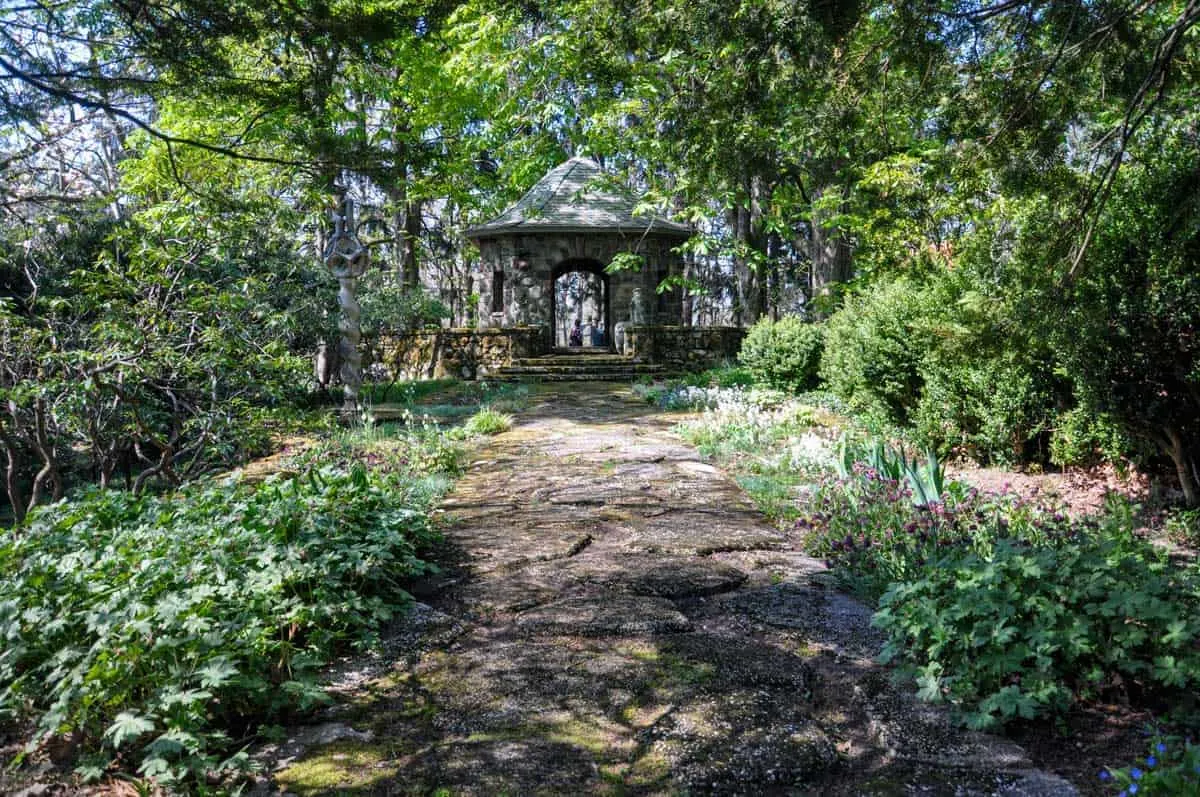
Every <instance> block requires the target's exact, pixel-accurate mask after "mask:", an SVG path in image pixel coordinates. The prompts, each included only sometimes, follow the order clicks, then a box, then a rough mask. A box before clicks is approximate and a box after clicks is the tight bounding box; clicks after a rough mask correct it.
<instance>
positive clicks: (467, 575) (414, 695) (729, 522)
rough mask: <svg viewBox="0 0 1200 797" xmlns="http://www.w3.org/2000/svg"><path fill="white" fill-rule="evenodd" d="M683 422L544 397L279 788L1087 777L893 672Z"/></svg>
mask: <svg viewBox="0 0 1200 797" xmlns="http://www.w3.org/2000/svg"><path fill="white" fill-rule="evenodd" d="M539 402H540V403H539ZM676 421H677V418H674V417H671V416H663V415H660V414H657V413H656V412H655V411H654V410H653V409H652V408H648V407H646V406H645V405H644V404H640V403H639V402H637V401H636V400H634V398H633V397H632V396H631V395H630V393H629V391H628V388H622V387H619V386H615V385H601V384H592V385H575V386H570V387H565V388H559V389H557V390H555V391H549V390H544V391H542V392H539V393H538V394H537V397H536V399H535V401H534V406H533V407H532V408H531V409H530V411H528V412H526V413H523V414H522V415H521V416H520V417H519V419H518V424H517V425H516V426H515V427H514V429H513V430H512V431H511V432H508V433H506V434H503V435H500V436H498V437H497V438H495V439H494V440H493V441H492V442H490V443H489V444H488V445H487V447H486V448H485V449H483V450H482V451H481V452H480V453H479V454H478V458H477V460H476V461H475V462H474V463H472V465H471V466H470V469H469V470H468V472H467V475H466V477H465V478H464V479H463V480H462V481H461V482H460V483H459V484H458V486H457V488H456V489H455V491H454V493H453V494H452V495H451V496H450V497H449V499H448V500H447V501H446V502H445V505H444V509H445V511H446V513H447V514H448V516H449V518H450V521H451V522H450V523H448V524H447V525H448V529H447V535H446V536H447V547H448V555H449V556H450V557H451V559H452V560H453V562H454V564H453V565H452V566H451V567H450V568H448V569H447V572H446V573H445V574H443V576H442V577H441V578H440V579H437V580H435V581H433V582H430V583H427V584H423V585H419V590H418V595H419V597H420V598H421V600H423V601H424V603H423V604H421V605H419V606H418V611H416V612H414V614H413V615H412V616H411V617H409V618H407V619H406V620H405V621H404V622H403V623H401V624H399V625H398V626H397V628H395V629H394V633H393V634H392V635H391V636H390V638H389V640H388V653H387V655H385V656H384V657H382V658H380V659H377V660H376V661H375V662H374V663H373V664H372V663H370V662H368V663H366V664H362V663H359V666H358V668H357V669H355V668H351V669H348V670H347V671H346V672H345V673H343V674H342V676H341V683H340V684H339V686H338V688H339V689H340V690H341V691H342V693H343V700H342V701H341V702H340V704H339V706H337V707H336V709H335V711H334V712H332V715H331V717H330V722H328V723H326V724H324V725H322V726H319V727H317V728H314V729H309V731H308V732H307V733H308V738H307V739H306V738H299V739H297V738H293V739H292V740H291V742H292V744H291V745H290V746H289V745H282V746H281V747H280V748H278V749H276V750H275V751H274V753H275V756H276V759H277V760H279V759H280V757H282V762H281V766H280V768H279V769H278V771H277V772H276V776H275V785H276V787H277V788H281V789H283V790H287V791H291V792H293V793H297V794H313V793H332V792H342V793H356V794H439V795H441V794H444V795H489V796H490V795H503V794H507V795H527V794H530V795H537V794H547V795H558V794H562V795H585V794H613V795H618V794H664V795H673V794H813V795H818V794H819V795H843V794H844V795H850V794H871V795H875V794H877V795H907V794H946V795H985V794H1003V795H1071V794H1075V790H1074V788H1073V787H1071V785H1070V784H1068V783H1066V782H1065V781H1063V780H1061V779H1059V778H1057V777H1054V776H1052V775H1048V774H1045V773H1041V772H1037V771H1034V770H1033V769H1032V768H1031V765H1030V763H1029V761H1028V759H1027V758H1026V756H1025V754H1024V753H1023V751H1022V750H1021V749H1020V748H1018V747H1016V746H1014V745H1012V744H1009V743H1007V742H1004V741H1002V740H999V739H996V738H993V737H988V736H983V735H977V734H971V733H967V732H964V731H961V730H959V729H957V728H954V727H952V726H951V725H950V724H949V723H948V722H947V721H946V718H945V716H944V715H943V714H942V713H940V712H938V711H936V710H934V709H931V708H929V707H926V706H923V705H921V704H918V703H917V702H915V700H914V699H913V698H912V697H911V696H910V695H909V694H908V693H907V692H904V691H903V690H900V689H898V688H896V687H893V686H892V685H891V684H890V682H889V680H888V677H887V673H886V672H885V671H883V670H882V669H881V668H879V667H878V666H876V665H874V664H873V663H872V658H873V656H874V654H875V652H876V650H877V648H878V645H879V640H878V639H877V638H876V636H875V634H874V633H873V632H872V630H871V629H870V625H869V621H870V611H869V610H868V609H867V608H866V607H864V606H862V605H861V604H859V603H857V602H856V601H854V600H852V599H850V598H848V597H847V596H845V595H843V594H841V593H839V592H838V591H836V590H835V589H833V588H832V587H831V586H830V580H829V578H828V576H827V574H826V573H825V568H824V566H823V565H822V563H820V562H818V561H815V560H813V559H811V558H809V557H806V556H804V555H803V554H802V553H800V552H799V551H798V550H797V549H796V547H795V545H794V541H793V540H791V539H789V538H788V536H787V535H785V534H782V533H780V532H778V531H776V530H774V529H773V528H771V527H770V526H769V525H768V524H766V523H765V522H764V521H763V519H762V518H761V516H760V515H759V514H758V513H757V512H756V511H755V510H754V508H753V507H752V506H751V504H750V503H749V501H748V500H747V499H746V497H745V496H744V495H743V494H742V493H741V491H740V490H739V489H738V488H737V486H736V485H735V484H733V483H732V482H731V481H730V480H729V479H728V478H727V477H725V476H724V475H723V474H722V473H721V472H720V471H718V470H717V469H715V468H713V467H712V466H710V465H708V464H706V463H704V462H703V461H701V459H700V457H699V456H698V455H697V453H696V452H695V451H694V450H693V449H691V448H689V447H688V446H686V445H684V444H683V443H682V442H681V441H680V440H679V439H678V438H677V437H675V436H674V435H672V434H671V432H670V427H671V426H672V425H673V424H674V423H675V422H676ZM300 736H301V737H303V734H300Z"/></svg>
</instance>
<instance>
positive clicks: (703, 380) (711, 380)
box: [680, 365, 756, 388]
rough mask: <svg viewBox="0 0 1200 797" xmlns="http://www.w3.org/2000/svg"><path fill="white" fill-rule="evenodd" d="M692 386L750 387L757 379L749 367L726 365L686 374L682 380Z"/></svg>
mask: <svg viewBox="0 0 1200 797" xmlns="http://www.w3.org/2000/svg"><path fill="white" fill-rule="evenodd" d="M680 381H681V382H682V383H683V384H684V385H687V386H690V387H717V388H728V387H750V386H751V385H753V384H754V383H755V381H756V379H755V377H754V374H753V373H751V372H750V369H749V368H746V367H744V366H738V365H725V366H720V367H717V368H708V369H706V370H704V371H700V372H698V373H689V374H684V375H683V377H682V378H681V380H680Z"/></svg>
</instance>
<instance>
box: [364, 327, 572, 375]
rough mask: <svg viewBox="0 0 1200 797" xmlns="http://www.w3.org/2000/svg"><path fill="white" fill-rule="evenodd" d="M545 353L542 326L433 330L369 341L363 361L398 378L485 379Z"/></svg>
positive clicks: (545, 336)
mask: <svg viewBox="0 0 1200 797" xmlns="http://www.w3.org/2000/svg"><path fill="white" fill-rule="evenodd" d="M549 348H550V339H549V335H548V329H547V328H544V327H518V328H510V329H433V330H423V331H420V332H410V333H408V334H404V335H384V336H381V337H378V338H374V339H372V340H370V341H369V342H368V346H367V349H368V355H369V356H368V357H367V358H365V359H367V361H368V362H369V363H371V364H372V365H373V366H377V367H382V368H383V370H385V371H386V372H387V373H388V374H389V376H392V377H395V378H398V379H411V380H424V379H449V378H453V379H486V378H489V377H493V376H495V375H496V373H497V372H498V371H499V370H500V368H502V367H503V366H505V365H511V364H512V362H513V361H514V360H517V359H520V358H524V357H537V356H538V355H541V354H544V353H546V352H547V351H548V350H549Z"/></svg>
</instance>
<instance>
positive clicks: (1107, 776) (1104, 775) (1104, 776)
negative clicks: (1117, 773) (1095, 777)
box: [1100, 769, 1112, 782]
mask: <svg viewBox="0 0 1200 797" xmlns="http://www.w3.org/2000/svg"><path fill="white" fill-rule="evenodd" d="M1100 780H1103V781H1106V782H1107V781H1110V780H1112V773H1111V772H1109V771H1108V770H1107V769H1102V770H1100Z"/></svg>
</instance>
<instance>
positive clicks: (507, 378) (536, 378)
mask: <svg viewBox="0 0 1200 797" xmlns="http://www.w3.org/2000/svg"><path fill="white" fill-rule="evenodd" d="M638 376H640V374H637V373H633V372H629V373H611V374H595V373H588V372H583V371H577V372H569V373H558V374H528V373H518V374H513V373H506V372H505V371H503V370H501V371H498V372H496V374H495V375H494V376H493V377H491V378H492V379H495V380H498V381H500V382H624V383H625V384H628V383H630V382H632V381H634V380H635V379H637V378H638Z"/></svg>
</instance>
